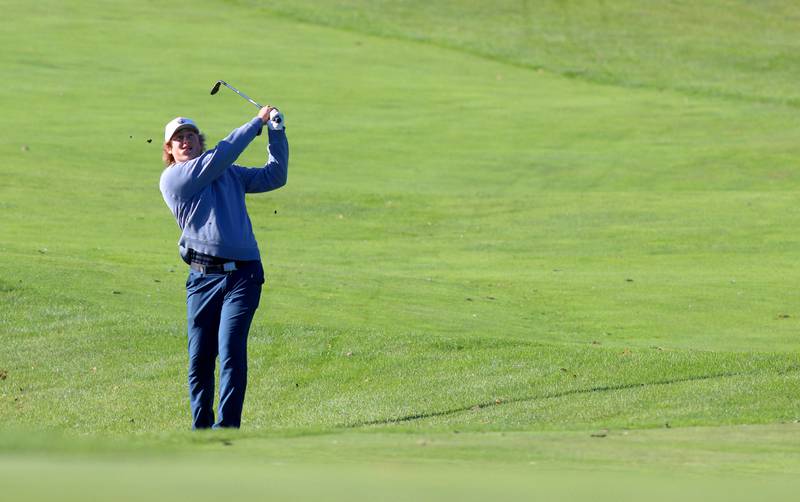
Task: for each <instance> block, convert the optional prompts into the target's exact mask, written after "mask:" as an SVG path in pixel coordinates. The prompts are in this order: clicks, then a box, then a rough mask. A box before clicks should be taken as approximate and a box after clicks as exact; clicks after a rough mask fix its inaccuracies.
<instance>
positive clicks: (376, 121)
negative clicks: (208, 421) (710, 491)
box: [0, 0, 800, 498]
mask: <svg viewBox="0 0 800 502" xmlns="http://www.w3.org/2000/svg"><path fill="white" fill-rule="evenodd" d="M4 14H5V19H6V21H3V29H2V30H0V43H1V44H2V46H3V47H5V48H8V49H13V50H4V51H3V52H2V53H0V67H2V68H3V69H4V74H7V75H10V76H13V78H12V77H8V78H6V79H5V84H4V86H3V87H2V88H1V89H0V109H2V110H3V114H2V115H0V127H2V130H3V131H4V134H3V135H2V136H0V151H2V152H3V163H2V164H1V165H0V176H2V179H3V183H2V184H0V216H2V222H3V223H2V225H1V226H0V230H2V232H0V423H2V424H3V425H2V426H0V457H2V462H3V463H4V464H5V465H6V466H7V467H9V469H10V470H8V471H6V472H8V473H9V474H7V475H6V476H5V477H4V478H2V479H3V482H4V483H5V482H6V481H8V482H11V481H13V480H16V481H15V482H16V483H17V485H15V486H18V488H19V490H23V491H21V492H20V493H27V494H28V495H29V497H28V498H32V497H33V498H35V497H43V498H47V496H48V495H47V493H45V492H41V493H39V492H36V493H34V492H24V489H25V488H24V486H25V485H26V483H27V481H26V480H28V479H29V477H26V476H29V475H28V474H24V472H28V473H31V472H35V471H36V470H37V469H42V470H44V471H47V472H51V471H53V472H55V471H58V470H60V469H62V467H63V465H62V464H63V463H66V462H68V461H72V460H73V457H76V458H78V459H81V462H83V463H81V462H79V465H78V466H77V467H75V469H76V470H75V471H74V481H69V482H70V483H73V484H74V486H76V487H77V488H76V489H79V488H81V487H84V488H85V487H86V486H88V483H91V474H90V473H91V471H92V469H94V465H95V463H97V462H104V461H105V459H106V458H112V457H113V458H114V459H118V458H119V460H115V462H118V463H117V464H114V465H117V466H118V467H119V466H121V467H119V469H120V472H135V470H136V469H139V468H140V467H138V466H140V462H145V463H146V462H149V461H151V460H153V459H154V458H155V457H158V456H159V455H163V456H164V457H165V458H166V459H167V460H165V461H166V462H167V463H168V464H170V463H171V462H174V465H175V466H176V467H175V469H184V468H185V469H190V468H192V466H194V467H197V468H199V469H201V470H203V469H206V470H209V469H211V467H209V465H211V464H213V462H214V460H213V458H214V456H215V455H228V456H229V457H234V458H236V456H237V455H239V454H240V455H241V459H240V460H238V461H233V460H231V462H232V465H234V466H238V467H242V468H243V469H244V470H243V472H246V473H247V474H242V475H237V476H238V477H237V479H240V480H242V481H241V486H242V490H244V491H245V492H246V491H247V490H259V489H260V488H261V486H260V485H259V482H256V481H253V478H254V477H255V476H256V475H257V474H256V473H262V474H264V473H271V474H269V475H271V476H277V477H276V478H274V479H276V481H275V483H276V484H277V485H278V488H277V489H278V490H280V489H282V488H280V487H281V486H292V484H296V478H304V477H313V476H316V475H317V474H319V472H318V471H317V470H316V469H317V467H315V466H319V465H320V464H328V463H337V464H342V465H340V466H339V467H340V468H341V469H343V470H342V472H345V471H347V473H348V474H347V475H343V476H344V478H346V479H348V480H358V479H363V478H369V479H371V478H373V476H374V472H373V471H371V470H370V469H371V467H370V465H371V464H373V463H375V464H378V465H384V466H385V465H388V466H398V465H403V466H405V468H408V469H410V471H411V472H412V473H414V474H413V475H411V476H412V477H414V476H416V473H417V470H424V469H425V468H426V466H428V465H435V466H436V469H437V470H442V469H445V470H446V469H448V468H452V469H455V471H459V470H460V469H462V470H463V472H462V473H461V474H454V476H455V477H456V479H458V480H459V481H458V484H463V485H464V486H470V487H473V488H475V493H483V492H482V489H483V488H487V487H485V486H477V485H475V484H470V483H471V482H470V479H472V478H474V477H475V476H474V472H480V471H482V470H487V472H499V471H503V470H504V469H505V466H509V468H510V469H511V471H513V472H511V471H510V474H508V475H509V476H510V477H509V478H508V484H507V485H508V487H509V489H510V490H511V492H509V494H508V497H507V498H511V497H512V496H513V494H514V493H516V492H514V490H517V489H519V490H522V491H523V492H526V490H528V489H529V488H530V486H531V484H530V483H531V482H530V480H529V479H528V477H529V475H530V474H531V470H532V469H533V470H534V471H535V472H536V476H539V477H536V480H542V479H544V478H546V477H548V476H549V475H551V474H552V475H553V476H555V477H554V478H553V479H560V478H558V476H560V475H562V474H563V475H568V474H565V473H572V472H578V473H581V472H585V471H587V470H600V471H601V472H606V471H608V472H614V473H618V474H619V473H623V474H624V473H628V472H634V473H642V474H645V475H652V476H659V475H660V474H661V473H663V472H670V473H679V474H681V475H685V476H688V477H690V478H691V477H692V476H698V475H701V476H702V475H706V474H709V475H714V476H723V477H724V476H731V475H733V476H738V475H742V474H747V475H753V476H762V475H764V476H767V475H792V474H795V475H796V473H797V472H798V470H800V463H799V462H798V461H797V460H796V459H797V458H800V457H798V456H797V453H798V450H800V444H798V443H797V441H796V439H794V437H795V436H796V434H797V421H798V419H800V407H799V406H798V401H797V395H798V391H800V357H798V351H797V343H798V329H799V328H800V311H798V308H797V306H798V300H799V299H800V298H799V296H800V293H797V291H796V290H795V288H794V287H793V286H794V284H795V283H797V282H798V279H800V267H799V266H798V265H797V263H796V262H797V260H796V254H797V252H796V250H797V249H798V247H800V238H799V237H798V236H797V232H795V228H797V226H798V224H800V213H798V211H797V210H796V205H797V204H796V200H797V197H796V196H797V193H798V189H799V188H800V174H799V173H800V170H798V169H797V161H796V159H797V158H798V156H799V155H800V147H798V145H797V141H796V138H797V137H798V133H799V132H800V121H798V119H797V117H796V108H797V104H798V102H799V101H798V98H799V97H800V96H798V95H797V91H796V89H795V85H794V83H795V82H796V80H797V78H798V77H800V75H797V72H798V71H800V70H798V67H797V65H795V64H793V63H792V61H793V59H792V58H794V56H793V54H794V53H796V52H797V49H798V44H799V43H798V42H797V40H796V37H795V36H794V34H795V33H796V32H797V28H798V17H797V14H798V12H797V8H796V7H794V6H793V5H792V4H791V3H789V2H755V3H753V2H747V3H745V2H734V1H709V2H703V4H702V5H700V6H697V5H695V4H690V3H687V2H670V3H669V4H662V3H655V2H647V3H631V2H623V1H619V2H617V1H615V2H605V3H599V2H597V3H596V2H570V3H563V2H537V3H536V5H533V4H529V3H526V2H516V3H512V2H505V1H500V2H494V3H493V4H492V7H491V8H490V7H485V6H478V4H477V3H473V2H455V1H441V2H433V3H430V4H428V3H425V2H416V1H406V2H379V1H373V2H363V1H355V0H351V1H340V2H336V3H324V4H321V3H319V2H306V1H296V2H292V3H286V4H277V3H275V4H272V3H268V4H261V3H254V2H245V1H239V2H216V1H210V0H208V1H204V2H199V3H197V4H196V5H195V4H193V6H192V7H191V8H187V7H185V6H181V5H162V4H160V3H157V2H151V1H143V2H136V3H133V2H130V3H112V2H103V1H94V2H89V3H86V2H82V3H78V2H46V1H45V2H39V3H36V4H32V5H28V4H23V3H20V2H12V3H11V4H9V5H7V6H5V7H4ZM523 14H524V15H523ZM11 20H13V22H12V21H11ZM178 28H179V29H180V32H181V33H182V37H183V38H182V39H181V40H176V38H175V33H176V30H177V29H178ZM220 78H222V79H225V80H227V81H229V82H231V83H232V84H233V85H236V86H237V87H239V88H241V89H242V90H243V91H244V92H246V93H248V94H249V95H251V96H253V97H254V98H255V99H256V100H262V101H267V102H270V103H274V104H277V105H279V106H281V108H282V109H283V110H284V111H285V112H286V115H287V120H288V126H289V128H288V135H289V140H290V145H291V165H290V174H289V184H288V185H287V186H286V187H285V188H283V189H281V190H280V191H277V192H274V193H271V194H267V195H263V196H253V197H250V198H249V199H248V206H249V208H250V214H251V218H252V220H253V224H254V227H255V230H256V234H257V237H258V239H259V242H260V244H261V248H262V254H263V255H264V256H265V267H266V270H267V288H266V289H265V293H264V295H263V297H262V306H261V308H260V310H259V312H258V314H257V316H256V319H255V321H254V325H253V328H252V330H251V334H250V344H249V350H250V360H251V364H250V368H251V373H250V375H251V376H250V382H249V387H248V397H247V401H246V404H245V412H244V421H243V427H244V429H243V430H242V431H241V432H239V433H225V435H192V434H188V433H186V432H184V431H185V430H186V429H187V427H188V424H189V420H188V404H187V402H186V396H185V394H186V390H185V389H186V384H185V380H186V356H185V345H186V341H185V320H184V317H185V305H184V291H183V282H184V280H185V273H186V270H185V265H183V263H182V262H181V261H180V259H179V257H178V255H177V252H176V251H177V249H176V241H177V238H178V232H177V228H176V226H175V224H174V222H173V220H172V218H171V217H170V214H169V212H168V210H167V209H166V207H165V206H164V204H163V201H162V200H161V197H160V194H159V193H158V189H157V180H158V176H159V174H160V170H161V165H160V154H159V150H160V139H159V138H160V135H161V131H162V130H163V125H164V123H166V122H167V121H168V120H169V119H171V118H172V117H174V116H176V115H179V114H180V115H186V116H190V117H193V118H194V119H195V120H197V121H198V122H199V123H200V125H201V127H202V128H203V130H204V132H205V134H206V136H207V138H208V139H209V141H211V142H213V141H215V140H216V139H218V138H220V137H221V136H223V135H224V134H226V133H227V132H228V131H229V130H230V129H231V128H233V127H235V126H237V125H239V124H240V123H242V122H244V121H246V120H247V119H248V118H249V117H250V115H251V114H252V110H250V109H248V106H249V105H247V104H246V103H244V102H243V101H242V100H240V99H239V98H237V97H236V96H233V95H232V94H231V93H229V94H224V93H220V94H219V95H218V96H214V97H211V96H209V95H208V89H210V87H211V84H213V82H214V81H215V80H217V79H220ZM148 139H152V140H153V141H152V142H148V141H147V140H148ZM259 141H261V140H259ZM262 148H263V141H261V142H260V143H258V146H255V145H254V146H253V147H252V148H251V149H250V150H249V151H247V152H245V154H244V155H243V157H242V159H241V160H242V162H243V163H245V164H251V165H257V164H258V163H259V162H260V161H261V159H262V158H263V150H261V149H262ZM225 442H229V443H231V444H230V445H227V444H225ZM331 445H334V446H331ZM224 452H227V453H224ZM51 454H52V455H55V457H54V458H53V459H49V460H48V456H49V455H51ZM195 454H197V455H200V457H198V458H197V459H195V460H192V462H195V463H191V462H188V460H186V457H187V456H188V457H192V456H193V455H195ZM129 457H131V458H132V460H130V459H129ZM43 458H44V460H43ZM226 458H227V457H226ZM256 458H258V459H261V461H262V462H261V463H258V466H259V467H248V468H245V467H244V466H245V465H246V464H247V463H248V462H249V461H251V460H252V459H256ZM142 459H145V460H142ZM148 459H149V460H148ZM127 462H130V464H128V463H127ZM530 462H534V464H533V465H534V467H531V464H530ZM276 464H281V465H283V464H285V465H287V466H288V467H286V469H288V470H287V471H286V472H285V473H283V474H281V472H278V471H279V470H280V469H278V471H276V470H275V465H276ZM10 466H16V467H14V468H13V469H11V467H10ZM181 466H182V467H181ZM347 466H349V467H347ZM15 469H16V470H15ZM110 469H112V470H113V469H115V467H113V466H112V467H110ZM164 469H165V471H164V476H165V477H169V473H170V472H175V473H176V476H177V471H171V470H169V468H167V467H165V468H164ZM401 470H402V469H401ZM2 471H4V469H0V472H2ZM389 471H391V469H389ZM391 472H394V471H391ZM109 475H112V474H109ZM113 475H115V476H116V475H119V474H113ZM54 476H55V474H54ZM181 476H182V475H181ZM181 476H178V478H176V479H178V481H176V484H175V485H174V486H173V488H175V489H176V490H178V491H180V490H181V489H182V488H181V487H182V486H184V485H182V484H181V483H183V481H182V480H183V479H184V478H183V477H181ZM281 476H283V477H281ZM404 476H406V475H404V474H398V475H397V476H395V477H393V475H392V474H386V478H381V477H380V476H379V479H381V480H383V481H385V484H383V485H382V484H381V482H379V481H376V482H375V483H373V484H370V485H369V486H370V487H371V488H369V489H368V490H367V491H366V492H365V493H367V494H369V493H374V490H382V491H385V492H391V491H392V489H393V488H392V487H395V486H397V485H399V484H403V483H404V482H405V480H407V479H408V478H407V477H404ZM56 477H57V476H56ZM67 477H69V476H67ZM323 477H324V476H323ZM334 477H335V476H334ZM54 479H55V478H54ZM59 479H60V481H58V480H57V481H56V484H57V485H58V483H62V484H63V483H66V482H67V481H66V480H65V479H61V478H59ZM247 480H250V481H247ZM281 480H282V481H281ZM465 480H466V481H465ZM473 481H474V482H475V483H478V484H480V482H479V480H473ZM370 482H371V483H372V481H370ZM423 485H424V482H423ZM554 485H558V483H555V482H554ZM70 486H73V485H70ZM176 487H177V488H176ZM381 487H383V488H381ZM489 488H491V487H489ZM554 489H557V486H556V488H554ZM371 490H372V491H371ZM118 493H131V494H138V495H141V496H144V495H146V496H148V497H150V495H147V494H143V493H142V492H136V491H128V492H125V490H124V489H121V490H120V491H118ZM165 493H166V492H165ZM207 493H208V494H209V496H212V495H211V493H212V492H211V491H208V492H207ZM243 493H244V492H243ZM397 493H398V494H399V495H398V497H399V498H403V497H402V493H405V492H397ZM431 493H433V492H431ZM436 493H438V492H436ZM409 496H410V495H409ZM164 497H165V498H168V497H167V496H166V495H164ZM366 497H367V496H366V495H365V498H366ZM139 498H141V497H139ZM151 498H152V497H151ZM308 498H313V494H309V495H308ZM406 498H408V497H406ZM431 498H435V497H431Z"/></svg>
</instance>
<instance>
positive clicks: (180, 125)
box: [164, 117, 200, 143]
mask: <svg viewBox="0 0 800 502" xmlns="http://www.w3.org/2000/svg"><path fill="white" fill-rule="evenodd" d="M187 128H189V129H194V130H195V132H197V134H200V129H199V128H198V127H197V124H195V123H194V120H192V119H187V118H186V117H175V118H174V119H172V120H170V121H169V123H168V124H167V127H165V128H164V143H166V142H167V141H169V140H170V139H172V135H173V134H175V133H176V132H178V129H187Z"/></svg>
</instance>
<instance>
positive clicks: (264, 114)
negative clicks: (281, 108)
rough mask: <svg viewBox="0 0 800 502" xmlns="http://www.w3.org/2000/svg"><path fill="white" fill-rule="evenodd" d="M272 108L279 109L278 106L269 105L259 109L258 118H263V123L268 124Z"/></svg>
mask: <svg viewBox="0 0 800 502" xmlns="http://www.w3.org/2000/svg"><path fill="white" fill-rule="evenodd" d="M272 110H277V108H275V107H274V106H270V105H267V106H265V107H264V108H262V109H260V110H259V111H258V118H260V119H261V122H262V123H264V124H266V123H267V122H269V121H270V113H272Z"/></svg>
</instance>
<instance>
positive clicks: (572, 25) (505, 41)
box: [236, 0, 800, 107]
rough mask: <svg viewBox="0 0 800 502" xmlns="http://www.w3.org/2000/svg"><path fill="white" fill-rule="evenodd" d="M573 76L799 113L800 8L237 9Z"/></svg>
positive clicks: (770, 3)
mask: <svg viewBox="0 0 800 502" xmlns="http://www.w3.org/2000/svg"><path fill="white" fill-rule="evenodd" d="M236 3H238V4H243V5H247V6H248V7H249V8H251V9H261V10H266V11H268V12H274V13H280V14H282V15H284V16H288V17H291V18H294V19H300V20H303V21H307V22H312V23H318V24H322V25H326V26H335V27H339V28H344V29H348V30H352V31H357V32H362V33H369V34H374V35H381V36H388V37H392V38H400V39H406V40H414V41H420V42H424V43H430V44H434V45H439V46H443V47H451V48H456V49H458V50H462V51H467V52H470V53H473V54H477V55H481V56H484V57H488V58H492V59H497V60H500V61H504V62H507V63H512V64H516V65H521V66H524V67H527V68H532V69H536V70H544V71H548V72H553V73H557V74H559V75H563V76H565V77H568V78H575V79H579V80H586V81H591V82H598V83H604V84H611V85H618V86H623V87H632V88H637V87H645V88H650V89H662V90H667V89H669V90H676V91H679V92H681V93H685V94H690V95H691V94H695V95H701V96H717V97H722V98H726V99H733V100H743V101H755V102H774V103H780V104H785V105H789V106H792V107H797V106H798V105H800V93H798V90H797V85H796V82H797V80H798V78H800V66H798V64H797V53H798V49H800V40H798V38H797V36H796V35H797V23H798V19H800V6H798V5H797V4H796V3H795V2H787V1H782V0H777V1H776V0H758V1H744V0H705V1H703V2H693V1H690V0H678V1H671V2H639V1H635V0H615V1H613V2H605V1H598V0H577V1H576V0H573V1H569V2H564V1H561V0H537V1H535V2H533V1H528V0H497V1H494V2H469V1H465V0H439V1H436V2H426V1H424V0H404V1H402V2H396V1H386V0H337V1H335V2H315V1H314V0H297V1H294V2H291V3H281V2H269V3H264V2H257V1H254V0H240V1H239V2H236Z"/></svg>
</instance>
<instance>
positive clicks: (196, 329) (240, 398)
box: [186, 261, 264, 429]
mask: <svg viewBox="0 0 800 502" xmlns="http://www.w3.org/2000/svg"><path fill="white" fill-rule="evenodd" d="M263 283H264V269H263V268H262V266H261V262H260V261H250V262H245V264H244V265H243V266H242V267H241V268H240V269H238V270H235V271H233V272H228V273H224V274H204V273H201V272H198V271H196V270H191V271H190V272H189V278H188V279H187V280H186V308H187V317H188V330H189V403H190V405H191V409H192V428H193V429H205V428H208V427H214V428H217V427H239V425H240V423H241V419H242V406H243V405H244V393H245V389H246V387H247V333H248V332H249V331H250V322H251V321H252V320H253V315H254V314H255V312H256V309H257V308H258V303H259V300H260V298H261V285H262V284H263ZM217 355H219V361H220V372H219V381H220V382H219V387H220V389H219V408H218V413H219V420H218V421H217V422H214V409H213V404H214V367H215V365H216V359H217Z"/></svg>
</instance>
